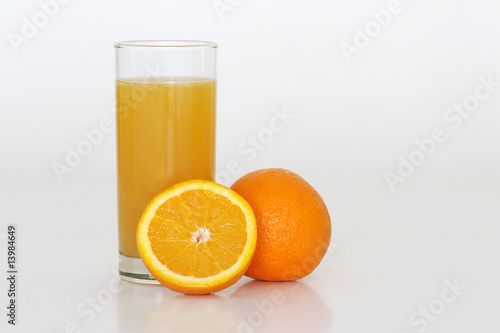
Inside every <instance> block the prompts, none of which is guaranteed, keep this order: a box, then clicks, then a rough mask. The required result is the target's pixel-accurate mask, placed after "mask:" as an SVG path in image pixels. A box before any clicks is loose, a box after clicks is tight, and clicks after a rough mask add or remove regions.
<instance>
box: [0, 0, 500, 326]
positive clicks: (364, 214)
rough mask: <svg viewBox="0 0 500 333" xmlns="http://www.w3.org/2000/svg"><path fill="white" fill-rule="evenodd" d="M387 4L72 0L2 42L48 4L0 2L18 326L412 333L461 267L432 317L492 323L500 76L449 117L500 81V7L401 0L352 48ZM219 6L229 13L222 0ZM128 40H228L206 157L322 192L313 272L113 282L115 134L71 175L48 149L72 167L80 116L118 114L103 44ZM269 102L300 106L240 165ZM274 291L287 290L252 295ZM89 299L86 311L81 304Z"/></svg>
mask: <svg viewBox="0 0 500 333" xmlns="http://www.w3.org/2000/svg"><path fill="white" fill-rule="evenodd" d="M47 2H49V1H48V0H45V1H44V0H42V1H41V3H47ZM389 2H390V1H347V0H339V1H316V2H311V1H310V2H307V1H285V0H283V1H272V2H271V1H245V0H242V1H234V0H233V1H227V0H222V1H215V2H213V1H211V0H208V1H159V0H158V1H118V0H109V1H82V0H73V1H70V2H68V3H67V4H61V5H59V6H58V7H59V8H58V10H57V12H56V13H55V14H54V15H53V17H50V18H49V19H48V21H47V22H46V24H44V25H43V26H42V27H39V28H38V31H37V32H36V33H34V34H33V36H30V37H29V38H27V39H26V40H25V42H26V43H23V44H20V45H18V47H13V44H12V43H11V42H10V41H9V38H13V37H12V36H14V35H13V34H16V35H18V36H21V37H22V28H23V25H25V21H23V20H24V19H26V20H28V21H31V22H33V16H34V15H35V16H36V15H37V13H43V11H42V9H41V5H40V3H39V2H37V1H22V2H21V1H13V0H4V1H2V2H1V3H0V31H1V36H2V37H1V38H0V48H1V53H0V64H1V66H0V71H1V72H0V92H1V103H2V104H1V108H2V110H1V119H0V237H2V238H1V239H0V241H2V244H1V248H2V250H1V255H0V258H1V260H2V262H3V263H5V261H6V258H5V253H6V250H5V243H6V242H5V232H6V228H7V224H9V223H14V224H16V225H17V227H18V230H19V239H18V246H19V277H18V278H19V280H18V283H19V284H18V289H19V297H18V306H19V307H18V316H19V317H18V326H16V327H14V328H12V327H9V329H10V330H12V331H13V332H33V331H35V330H36V331H37V332H58V333H59V332H64V330H65V326H66V325H67V323H68V322H75V323H76V324H75V325H76V326H77V328H76V330H75V331H76V332H78V330H80V331H81V332H170V331H176V332H183V331H188V330H192V331H203V330H205V331H207V332H212V331H223V332H238V331H240V332H245V331H255V332H261V331H262V332H264V331H273V332H285V331H311V332H322V331H327V332H343V333H344V332H365V331H370V332H404V331H407V332H409V333H410V332H417V330H418V329H421V328H423V324H419V325H415V324H411V323H410V322H409V317H410V316H411V315H412V313H414V312H415V311H418V310H419V308H420V307H426V306H429V304H432V302H433V300H434V305H436V304H438V305H439V301H435V300H436V299H439V297H440V295H441V290H442V289H443V288H445V287H446V282H445V281H446V280H449V281H453V280H454V279H458V281H460V283H461V284H463V285H465V286H467V289H466V290H465V291H463V293H462V294H461V295H460V296H458V297H457V298H456V300H454V301H453V302H452V303H451V304H446V309H445V310H443V313H439V315H437V316H435V317H436V318H435V319H434V320H432V321H431V320H428V325H426V328H425V331H427V332H482V333H489V332H499V331H500V319H498V312H499V311H500V284H499V283H498V281H499V279H500V265H499V264H500V226H499V222H500V206H499V199H500V190H499V188H500V187H499V186H500V176H499V169H500V152H499V149H498V144H499V143H500V131H499V125H500V113H499V106H500V87H496V90H495V91H494V92H493V93H492V94H491V96H490V97H488V98H486V99H485V100H482V101H480V104H479V106H478V107H477V109H476V110H475V111H474V112H472V113H471V114H470V117H468V118H467V119H463V122H462V123H461V125H460V126H459V127H458V128H457V129H453V128H452V127H451V126H450V123H446V122H445V121H444V120H443V115H444V114H445V113H446V112H447V110H448V109H450V108H452V107H453V105H454V104H459V103H462V102H464V100H465V99H466V98H468V97H470V96H473V94H474V92H475V89H476V87H477V86H478V85H479V84H480V81H479V78H480V77H483V78H488V77H489V76H492V78H493V80H494V81H496V82H499V81H500V19H499V16H498V14H499V12H500V5H499V3H498V2H497V1H494V0H490V1H487V0H478V1H451V0H440V1H430V0H401V1H400V5H399V7H400V11H399V13H397V14H394V15H392V17H391V20H390V22H389V23H388V24H387V26H386V27H382V28H381V30H380V32H379V33H378V34H374V36H373V37H370V42H369V44H368V45H367V46H365V47H361V48H359V49H358V53H356V54H353V55H352V57H351V58H350V59H347V58H346V57H345V56H344V54H343V53H342V51H341V45H342V43H349V44H350V45H355V44H354V39H355V36H356V28H359V29H364V28H365V26H366V25H367V24H368V25H369V24H371V23H370V22H374V18H373V17H372V16H371V14H370V13H371V12H372V11H375V12H379V11H380V10H382V9H385V8H387V6H388V3H389ZM220 3H222V4H228V3H229V5H227V6H230V8H231V9H232V10H227V11H225V12H224V13H222V14H220V13H219V14H218V13H217V10H216V9H215V6H214V5H216V4H220ZM42 23H43V22H42ZM130 39H196V40H211V41H216V42H218V43H219V58H218V69H219V75H218V78H219V85H218V119H217V126H218V127H217V169H218V171H219V172H221V171H224V170H225V169H226V163H227V162H229V161H231V160H236V161H237V162H238V163H239V165H240V168H241V169H240V170H239V172H238V174H237V175H235V176H233V177H231V179H230V182H229V183H232V182H233V181H234V180H236V179H237V178H238V177H239V176H241V175H243V174H245V173H246V172H249V171H252V170H255V169H260V168H267V167H282V168H286V169H290V170H292V171H294V172H297V173H298V174H300V175H301V176H302V177H303V178H305V179H306V180H307V181H308V182H310V183H311V184H312V185H313V186H314V187H315V188H316V189H317V190H318V192H319V193H320V194H321V195H322V196H323V198H324V200H325V202H326V203H327V205H328V207H329V210H330V213H331V216H332V223H333V242H334V245H335V246H333V247H332V248H331V251H330V253H329V255H328V256H327V257H326V258H325V260H324V261H323V263H322V264H321V265H320V267H319V268H318V269H317V270H316V271H315V272H314V273H313V274H312V275H311V276H310V277H308V278H306V279H304V280H302V281H301V282H300V283H296V284H295V287H293V284H279V283H278V284H266V283H260V282H253V283H250V282H249V281H250V279H246V278H245V279H243V280H242V281H240V282H239V283H238V284H237V285H235V286H233V287H231V288H229V289H227V290H225V291H223V292H222V293H220V294H219V295H215V296H208V297H201V298H200V297H192V296H191V297H190V296H181V295H179V294H175V293H172V292H170V291H167V290H166V289H164V288H163V289H159V287H145V286H136V285H130V284H127V283H123V282H117V281H116V278H115V277H114V276H113V274H112V273H113V272H115V271H116V266H117V262H116V259H117V258H116V257H117V235H116V229H117V228H116V197H115V192H116V180H115V138H114V132H113V133H110V134H105V135H104V139H103V142H102V143H101V144H98V145H97V146H95V147H94V148H93V151H92V153H91V154H90V155H88V156H85V157H84V158H83V159H82V162H81V164H80V165H78V166H77V167H75V168H73V171H72V172H71V173H66V174H64V175H63V176H62V181H60V180H58V177H57V176H56V173H55V172H54V170H53V163H54V162H60V163H65V158H66V154H67V149H68V147H70V148H73V149H75V148H76V147H77V145H78V144H79V143H80V142H82V140H84V139H85V137H84V136H83V134H82V131H85V130H87V131H88V130H92V129H95V128H98V126H99V122H100V121H101V120H103V119H111V120H113V122H114V114H113V112H114V49H113V42H115V41H120V40H130ZM348 60H350V61H348ZM275 109H278V110H284V109H286V110H287V112H288V113H291V114H293V115H294V116H295V117H294V118H293V119H291V120H290V123H289V124H288V125H287V126H286V128H285V129H284V130H283V131H282V132H279V133H275V135H274V138H273V140H271V141H270V142H269V143H267V144H266V145H265V148H264V149H263V150H262V151H259V152H258V153H257V155H256V157H255V159H253V160H251V161H248V160H247V157H248V155H242V154H240V153H239V152H238V150H237V147H238V145H240V144H241V143H243V142H245V141H246V140H248V137H249V136H256V135H259V133H261V131H262V130H263V129H264V128H265V127H267V126H268V125H269V121H270V120H271V118H272V117H273V116H274V113H273V110H275ZM435 128H442V129H443V130H444V131H445V133H446V136H447V140H446V141H445V142H444V143H441V144H438V145H437V146H436V148H435V151H434V153H433V154H431V156H429V157H427V158H426V159H425V161H424V162H423V164H422V165H420V166H418V167H417V168H416V170H415V172H414V173H413V174H412V175H410V176H409V177H407V178H405V181H404V183H398V184H397V185H396V188H395V191H391V189H390V187H389V185H388V183H387V182H386V179H385V177H384V174H385V173H386V172H394V173H396V172H397V167H398V164H399V163H400V162H399V159H398V158H399V156H400V155H401V156H403V157H404V158H408V156H409V155H410V154H411V153H412V152H414V151H415V149H416V145H415V143H414V141H415V140H423V139H426V138H430V137H431V132H432V131H433V129H435ZM2 234H3V235H2ZM3 263H2V264H1V266H2V267H5V264H3ZM1 280H2V281H3V282H2V283H0V287H1V288H2V289H1V290H0V295H2V296H1V297H0V300H1V301H0V302H1V304H2V306H1V308H5V307H4V305H3V304H7V297H6V292H7V285H6V284H5V281H4V280H5V279H4V278H2V279H1ZM110 283H111V284H112V285H114V283H116V284H118V285H119V286H120V287H121V291H120V292H118V293H114V292H113V290H114V287H110ZM291 286H292V287H291ZM276 289H278V290H282V291H283V293H284V295H285V296H286V297H285V298H286V300H285V302H284V303H283V304H274V305H273V308H272V311H271V310H269V311H267V310H259V305H255V304H257V303H258V302H261V301H262V302H264V301H269V297H270V296H269V295H270V294H271V291H272V290H276ZM106 295H111V297H110V298H109V300H108V299H107V298H105V296H106ZM96 297H97V299H98V302H100V303H99V304H98V307H96V308H94V310H93V311H94V314H95V316H91V315H90V313H91V312H86V315H83V314H82V313H81V312H78V308H79V307H80V309H88V305H87V303H86V302H87V301H88V298H96ZM103 297H104V298H103ZM254 301H255V302H257V303H255V302H254ZM264 303H265V302H264ZM82 304H83V305H82ZM259 304H260V303H259ZM266 304H267V303H266ZM306 305H307V306H306ZM3 312H6V311H5V310H2V313H0V318H3V319H1V321H2V322H1V323H0V327H7V325H6V323H5V322H6V316H5V315H4V314H3ZM438 312H440V311H438ZM255 313H259V315H255ZM252 316H254V317H252ZM259 316H260V317H259ZM259 318H261V319H262V320H261V321H259V320H258V319H259ZM308 322H311V324H310V325H312V326H307V325H306V324H305V323H308ZM242 323H243V324H242ZM304 325H305V326H304ZM9 326H10V325H9ZM70 327H71V324H70ZM2 331H3V329H2ZM67 331H68V332H69V331H71V330H67ZM422 331H423V330H422Z"/></svg>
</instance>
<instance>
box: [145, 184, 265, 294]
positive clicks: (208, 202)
mask: <svg viewBox="0 0 500 333" xmlns="http://www.w3.org/2000/svg"><path fill="white" fill-rule="evenodd" d="M256 243H257V226H256V222H255V215H254V213H253V211H252V208H251V207H250V205H249V204H248V203H247V202H246V201H245V199H243V198H242V197H241V196H240V195H239V194H237V193H236V192H234V191H233V190H231V189H229V188H227V187H225V186H222V185H219V184H217V183H214V182H211V181H207V180H189V181H185V182H182V183H179V184H177V185H175V186H173V187H171V188H169V189H167V190H165V191H163V192H162V193H160V194H158V195H157V196H156V197H155V198H154V199H153V200H152V201H151V202H150V203H149V205H148V206H147V207H146V209H145V210H144V213H143V215H142V217H141V220H140V222H139V225H138V226H137V246H138V249H139V253H140V255H141V258H142V261H143V262H144V265H145V266H146V267H147V269H148V270H149V272H150V273H151V275H153V276H154V277H155V279H156V280H158V282H160V283H161V284H163V285H164V286H166V287H168V288H169V289H172V290H175V291H178V292H182V293H186V294H208V293H212V292H216V291H219V290H222V289H224V288H227V287H229V286H230V285H232V284H234V283H235V282H236V281H238V280H239V279H240V278H241V277H242V276H243V274H244V273H245V271H246V269H247V268H248V266H249V265H250V262H251V260H252V257H253V254H254V252H255V245H256Z"/></svg>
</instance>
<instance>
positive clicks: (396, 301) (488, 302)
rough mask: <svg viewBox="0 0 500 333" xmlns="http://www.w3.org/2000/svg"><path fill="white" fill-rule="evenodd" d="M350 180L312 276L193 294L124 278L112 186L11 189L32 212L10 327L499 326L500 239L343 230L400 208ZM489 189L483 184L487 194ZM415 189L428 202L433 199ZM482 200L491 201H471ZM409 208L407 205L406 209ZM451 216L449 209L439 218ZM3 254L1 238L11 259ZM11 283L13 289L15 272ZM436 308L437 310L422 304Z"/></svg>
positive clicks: (22, 212)
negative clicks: (411, 237) (364, 235)
mask: <svg viewBox="0 0 500 333" xmlns="http://www.w3.org/2000/svg"><path fill="white" fill-rule="evenodd" d="M335 192H336V193H337V194H335ZM340 192H342V191H333V190H331V192H329V193H327V196H328V197H330V198H334V197H335V198H336V199H337V200H338V202H337V203H336V204H333V201H335V200H331V201H330V202H328V201H327V204H329V206H330V209H331V212H332V217H333V242H332V244H331V246H330V249H329V251H328V253H327V254H326V257H325V258H324V260H323V262H322V263H321V265H320V266H319V267H318V268H317V269H316V270H315V271H314V272H313V273H312V274H311V275H310V276H308V277H306V278H304V279H302V280H300V281H297V282H282V283H278V282H274V283H272V282H260V281H254V280H252V279H249V278H246V277H244V278H242V279H241V280H240V281H239V282H238V283H237V284H235V285H234V286H232V287H230V288H228V289H226V290H223V291H221V292H218V293H216V294H213V295H208V296H188V295H182V294H179V293H176V292H172V291H170V290H168V289H167V288H165V287H163V286H144V285H137V284H132V283H128V282H124V281H121V280H119V278H118V277H117V257H116V246H117V244H116V243H117V242H116V224H115V221H113V219H115V218H116V217H115V214H116V213H115V210H114V208H113V207H110V208H109V209H108V208H106V207H104V206H105V204H104V203H103V202H102V201H108V202H113V201H114V200H113V199H112V198H113V193H114V189H113V188H112V187H109V188H103V187H102V186H101V187H99V186H98V185H91V184H87V186H84V185H83V184H82V186H81V187H79V188H78V189H76V188H74V189H71V190H70V188H67V189H64V188H60V189H58V190H49V189H45V190H34V191H32V193H30V194H28V196H27V198H30V199H33V200H35V199H38V201H34V203H33V207H31V208H30V209H26V208H23V204H22V200H20V198H21V197H22V196H23V195H24V194H22V193H19V192H16V191H15V190H14V189H13V190H12V191H11V192H10V196H9V197H6V196H4V197H3V198H2V199H3V200H4V203H5V202H7V203H8V204H9V205H10V208H9V209H8V210H6V211H7V212H9V214H8V216H7V220H8V221H9V223H14V222H15V221H19V220H21V219H22V220H23V221H33V222H32V223H29V224H28V223H25V222H24V223H17V229H18V240H17V244H18V251H19V252H18V271H19V273H18V295H19V296H18V299H17V304H18V310H17V311H18V325H17V326H16V327H11V326H10V325H6V323H5V321H6V320H5V319H4V320H2V323H0V325H1V326H0V327H4V328H7V332H57V333H60V332H107V333H114V332H117V333H118V332H120V333H127V332H342V333H344V332H368V331H369V332H372V333H378V332H380V333H382V332H384V333H386V332H395V333H403V332H407V333H413V332H423V331H426V332H454V333H457V332H464V333H469V332H481V333H497V332H499V331H500V317H499V316H498V313H499V309H500V284H499V283H498V281H499V280H500V265H499V264H500V242H495V241H493V240H484V241H467V240H465V237H464V239H463V240H461V241H458V240H427V241H396V240H390V239H385V240H380V241H368V240H364V241H359V240H358V241H353V240H349V239H347V237H343V236H342V233H344V232H346V231H343V230H346V228H345V225H347V224H349V223H354V219H355V218H357V217H361V216H364V218H365V223H367V225H366V227H367V228H371V227H370V226H369V225H368V224H370V223H372V224H373V223H375V224H378V223H381V222H383V221H381V219H383V218H384V217H385V218H386V219H387V220H390V219H391V214H396V211H394V210H393V209H392V208H391V207H389V206H387V207H386V208H385V209H384V210H382V211H379V208H377V207H376V206H377V205H375V203H376V202H377V201H380V200H381V198H380V197H381V196H382V197H383V193H384V192H387V191H386V189H385V188H381V190H380V193H378V195H375V194H376V193H375V192H373V191H372V192H370V191H368V192H366V193H365V194H362V192H357V193H358V199H359V204H360V205H361V206H363V207H365V210H364V212H362V213H360V214H359V215H357V214H354V213H352V211H351V209H352V207H349V205H348V202H349V200H351V199H350V198H346V197H345V196H344V199H342V195H341V194H340ZM439 195H440V196H442V197H443V198H446V197H448V198H449V200H453V201H455V202H457V203H459V200H458V198H460V197H462V199H463V200H470V199H471V197H470V196H464V195H463V194H457V193H452V192H451V191H450V192H449V193H447V194H446V193H444V192H443V191H441V192H440V193H439ZM478 195H479V194H478V193H476V197H477V196H478ZM94 196H95V197H94ZM403 196H404V195H403ZM105 197H108V199H107V200H106V199H104V198H105ZM377 197H378V198H377ZM398 197H399V196H396V197H394V198H393V199H392V200H399V201H398V203H399V205H400V206H402V207H404V210H406V211H407V212H409V211H408V208H407V207H406V205H405V201H404V200H403V201H402V200H401V199H397V198H398ZM487 197H488V195H483V198H482V199H483V201H484V200H485V199H486V198H487ZM44 198H45V199H44ZM47 198H50V200H48V199H47ZM110 199H111V200H110ZM407 199H408V200H412V201H411V203H412V205H413V206H414V207H420V208H422V207H423V204H424V202H426V200H427V198H424V197H421V200H420V201H418V200H416V199H415V197H412V196H408V198H407ZM101 200H102V201H101ZM370 203H371V204H370ZM445 203H446V200H443V202H442V204H445ZM63 205H64V208H62V207H63ZM335 206H336V209H335V208H334V209H332V208H333V207H335ZM361 206H360V208H361ZM445 206H446V205H445ZM393 208H394V207H393ZM473 208H481V207H479V206H476V207H472V208H471V207H469V209H473ZM428 209H430V208H428ZM496 211H497V210H490V211H489V212H484V214H485V215H484V216H483V218H485V217H486V216H490V217H491V218H496V216H494V214H495V212H496ZM16 212H17V213H16ZM349 212H351V213H349ZM399 212H400V213H401V214H398V215H399V216H404V214H402V213H403V212H404V211H401V210H400V211H399ZM430 213H431V215H434V216H435V220H433V221H424V220H421V224H422V226H425V225H427V223H431V224H432V223H435V224H438V223H441V225H442V227H443V228H444V227H445V228H449V230H450V232H453V225H454V224H455V225H462V227H461V228H463V223H462V222H463V219H464V217H463V213H462V212H460V211H459V210H455V211H454V210H449V211H444V212H443V211H441V214H439V213H438V212H437V211H432V209H431V212H430ZM349 214H350V215H351V216H352V217H351V220H350V219H349V218H348V215H349ZM414 214H415V215H416V218H418V217H419V216H420V215H422V214H421V213H418V212H414ZM424 215H427V214H424ZM49 216H51V217H52V218H53V221H50V220H49V219H48V217H49ZM443 216H446V219H447V220H445V222H442V221H441V222H440V221H438V220H439V219H441V218H443ZM370 217H371V219H370ZM405 218H408V219H409V220H411V217H405ZM410 222H411V221H410ZM410 222H409V223H410ZM417 222H418V221H417ZM70 223H71V225H72V226H73V227H71V228H69V227H68V226H69V225H70ZM471 223H472V224H474V221H471ZM408 225H410V224H408ZM477 225H480V223H479V222H478V223H477ZM5 228H6V225H2V229H3V230H5ZM426 228H427V227H426ZM96 230H98V231H99V232H98V233H96ZM494 230H495V229H493V228H492V229H491V231H492V232H493V231H494ZM428 231H429V230H428ZM389 233H390V232H389V231H388V232H387V234H389ZM382 234H383V232H381V233H380V235H382ZM379 237H380V238H390V237H383V236H379ZM454 237H456V235H455V236H454ZM3 242H5V239H4V240H3ZM1 248H2V249H4V248H5V246H4V244H3V245H2V246H1ZM4 256H5V251H3V250H2V257H0V258H1V260H2V262H5V257H4ZM450 285H454V286H455V287H450ZM0 288H2V290H6V288H7V285H6V283H5V281H4V280H2V282H1V283H0ZM445 289H446V290H445ZM3 297H4V299H5V295H3ZM4 303H5V301H4ZM422 309H423V310H422ZM425 309H429V310H428V311H429V312H428V317H425V315H424V314H423V312H422V313H421V312H420V311H425ZM4 328H2V332H4V331H5V330H4Z"/></svg>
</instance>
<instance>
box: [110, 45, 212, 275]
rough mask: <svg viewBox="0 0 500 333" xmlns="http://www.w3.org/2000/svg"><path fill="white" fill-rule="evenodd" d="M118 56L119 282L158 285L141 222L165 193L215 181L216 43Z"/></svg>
mask: <svg viewBox="0 0 500 333" xmlns="http://www.w3.org/2000/svg"><path fill="white" fill-rule="evenodd" d="M115 50H116V123H117V174H118V239H119V253H120V254H119V270H120V276H121V278H122V279H123V280H127V281H132V282H138V283H146V284H156V283H157V282H156V280H155V279H154V278H153V277H152V276H151V275H150V274H149V272H148V271H147V269H146V268H145V267H144V265H143V264H142V261H141V259H140V258H139V252H138V251H137V245H136V238H135V235H136V228H137V223H138V222H139V219H140V218H141V215H142V212H143V210H144V209H145V208H146V206H147V204H148V203H149V201H151V199H153V197H154V196H155V195H157V194H158V193H160V192H161V191H163V190H165V189H167V188H169V187H170V186H172V185H174V184H176V183H178V182H181V181H184V180H189V179H206V180H213V179H214V174H215V110H216V55H217V44H216V43H213V42H203V41H170V40H147V41H125V42H118V43H115Z"/></svg>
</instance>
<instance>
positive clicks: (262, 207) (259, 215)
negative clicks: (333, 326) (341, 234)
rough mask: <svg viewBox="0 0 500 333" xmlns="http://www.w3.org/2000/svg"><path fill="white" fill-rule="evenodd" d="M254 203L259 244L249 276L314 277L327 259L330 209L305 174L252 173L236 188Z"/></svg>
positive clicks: (265, 277)
mask: <svg viewBox="0 0 500 333" xmlns="http://www.w3.org/2000/svg"><path fill="white" fill-rule="evenodd" d="M231 189H233V190H234V191H235V192H236V193H238V194H239V195H241V196H242V197H243V198H244V199H245V200H246V201H247V202H248V203H249V204H250V206H251V207H252V209H253V211H254V214H255V218H256V220H257V246H256V250H255V254H254V257H253V260H252V262H251V263H250V266H249V268H248V270H247V271H246V273H245V275H246V276H248V277H251V278H254V279H257V280H266V281H289V280H296V279H300V278H303V277H305V276H307V275H309V274H310V273H311V272H312V271H313V270H314V269H315V268H316V267H317V266H318V265H319V263H320V262H321V260H322V259H323V257H324V255H325V253H326V251H327V249H328V246H329V244H330V237H331V220H330V214H329V213H328V209H327V207H326V205H325V203H324V202H323V199H322V198H321V196H320V195H319V193H318V192H317V191H316V190H315V189H314V188H313V187H312V186H311V185H310V184H309V183H308V182H306V181H305V180H304V179H303V178H302V177H300V176H299V175H297V174H296V173H293V172H291V171H289V170H285V169H262V170H257V171H254V172H250V173H248V174H247V175H245V176H243V177H241V178H240V179H238V180H237V181H236V182H235V183H234V184H233V186H231Z"/></svg>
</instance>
